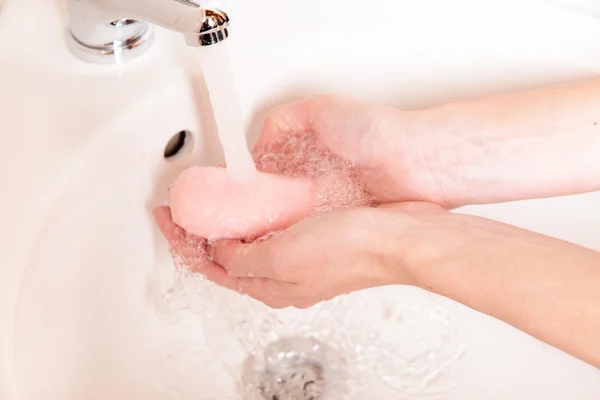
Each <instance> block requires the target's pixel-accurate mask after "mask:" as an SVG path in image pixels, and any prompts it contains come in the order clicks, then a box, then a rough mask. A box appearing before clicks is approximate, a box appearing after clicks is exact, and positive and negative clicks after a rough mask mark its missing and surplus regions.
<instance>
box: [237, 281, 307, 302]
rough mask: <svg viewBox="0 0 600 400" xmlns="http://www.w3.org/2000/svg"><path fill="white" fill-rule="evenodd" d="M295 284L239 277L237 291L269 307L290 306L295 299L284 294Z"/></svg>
mask: <svg viewBox="0 0 600 400" xmlns="http://www.w3.org/2000/svg"><path fill="white" fill-rule="evenodd" d="M294 286H295V285H293V284H289V283H284V282H277V281H273V280H271V279H265V278H239V280H238V292H240V293H244V294H246V295H248V296H250V297H252V298H253V299H255V300H258V301H260V302H262V303H264V304H266V305H267V306H269V307H271V308H276V309H281V308H286V307H291V306H292V305H293V304H294V302H295V299H294V298H293V297H292V298H290V297H289V296H286V294H287V293H289V292H290V291H292V290H293V287H294Z"/></svg>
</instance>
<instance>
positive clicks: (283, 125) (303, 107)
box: [256, 100, 313, 148]
mask: <svg viewBox="0 0 600 400" xmlns="http://www.w3.org/2000/svg"><path fill="white" fill-rule="evenodd" d="M312 120H313V118H312V116H311V108H310V101H309V100H301V101H298V102H294V103H290V104H286V105H283V106H279V107H276V108H274V109H272V110H271V111H269V112H268V113H267V115H266V116H265V123H264V125H263V130H262V133H261V135H260V138H259V139H258V143H257V144H256V148H258V147H260V146H261V145H263V144H265V143H266V142H270V141H272V140H275V139H277V138H279V137H280V136H282V135H288V134H291V133H304V132H309V131H311V130H312V128H313V127H312Z"/></svg>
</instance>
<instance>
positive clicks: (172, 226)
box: [153, 206, 208, 260]
mask: <svg viewBox="0 0 600 400" xmlns="http://www.w3.org/2000/svg"><path fill="white" fill-rule="evenodd" d="M153 214H154V219H155V221H156V224H157V225H158V227H159V229H160V230H161V232H162V233H163V235H164V236H165V238H166V239H167V241H168V242H169V246H170V247H171V249H172V250H173V251H174V252H175V253H176V254H178V255H180V256H181V257H183V258H185V259H186V260H191V259H205V258H206V256H207V254H208V249H207V241H206V240H205V239H203V238H200V237H197V236H193V235H190V234H188V233H187V232H185V230H184V229H183V228H182V227H180V226H179V225H177V224H176V223H175V222H173V218H172V215H171V210H170V208H169V207H164V206H161V207H157V208H156V209H154V212H153Z"/></svg>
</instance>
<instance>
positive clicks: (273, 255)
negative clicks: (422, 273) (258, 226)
mask: <svg viewBox="0 0 600 400" xmlns="http://www.w3.org/2000/svg"><path fill="white" fill-rule="evenodd" d="M445 214H450V213H449V212H447V211H445V210H443V209H442V208H440V207H438V206H436V205H432V204H426V203H405V204H399V205H390V206H383V207H379V208H348V209H338V210H333V211H330V212H327V213H323V214H320V215H316V216H313V217H310V218H308V219H305V220H304V221H302V222H300V223H298V224H296V225H294V226H292V227H290V228H288V229H287V230H286V231H284V232H282V233H280V234H278V235H276V236H275V237H273V238H271V239H269V240H266V241H257V242H253V243H249V244H247V243H243V242H240V241H234V240H224V241H220V242H217V243H216V244H215V252H214V260H215V262H216V263H217V264H218V265H220V266H222V268H223V269H224V270H225V271H227V274H228V275H229V276H230V278H229V279H227V282H225V285H224V286H226V287H235V288H236V290H238V291H240V292H243V293H245V294H247V295H249V296H251V297H253V298H255V299H257V300H260V301H262V302H264V303H265V304H267V305H268V306H270V307H273V308H283V307H289V306H293V307H297V308H306V307H310V306H312V305H314V304H316V303H319V302H320V301H324V300H329V299H331V298H334V297H336V296H338V295H341V294H345V293H350V292H354V291H357V290H362V289H366V288H369V287H377V286H384V285H390V284H405V285H414V284H416V281H415V279H414V276H413V274H412V272H411V268H412V265H413V264H416V263H417V262H416V260H417V258H418V254H417V253H412V252H411V250H412V249H414V246H413V244H411V243H412V242H414V240H413V239H412V238H411V237H410V235H411V233H410V232H411V229H413V227H414V228H416V227H417V225H419V226H421V225H423V224H424V223H423V221H424V220H425V219H427V218H429V217H434V216H438V215H445ZM403 236H404V237H405V239H404V240H399V238H401V237H403ZM209 279H210V278H209ZM221 283H223V282H221Z"/></svg>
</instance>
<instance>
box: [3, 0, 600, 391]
mask: <svg viewBox="0 0 600 400" xmlns="http://www.w3.org/2000/svg"><path fill="white" fill-rule="evenodd" d="M451 3H452V4H448V2H446V1H445V0H428V1H421V2H414V1H408V0H400V1H399V0H376V1H375V0H374V1H372V2H371V3H370V5H369V6H368V7H365V6H364V5H363V4H362V2H359V1H357V0H350V1H349V0H311V1H305V2H303V3H302V5H299V4H296V5H294V7H291V5H290V4H288V3H287V2H280V1H276V0H255V1H253V2H248V1H242V0H238V1H233V0H232V1H231V7H232V10H231V17H232V21H233V25H232V35H233V36H232V37H231V38H230V39H229V40H230V41H231V51H232V59H233V61H234V64H235V65H234V69H235V71H236V74H237V75H236V76H237V84H238V88H239V90H240V97H241V98H242V102H243V104H242V106H243V109H244V111H245V113H246V115H247V118H248V126H249V134H250V136H251V138H255V137H256V134H257V132H258V130H259V129H260V123H261V119H262V116H263V115H264V112H265V111H266V110H267V109H268V108H270V106H272V105H275V104H278V103H280V102H282V101H288V100H294V99H296V98H298V97H300V96H305V95H308V94H312V93H317V92H323V91H327V92H337V93H340V94H346V95H352V96H357V97H361V98H366V99H372V100H377V101H385V102H389V103H392V104H395V105H398V106H402V107H407V108H417V107H422V106H427V105H431V104H435V103H439V102H443V101H448V100H452V99H458V98H464V97H469V96H474V95H479V94H488V93H493V92H498V91H505V90H510V89H518V88H525V87H533V86H539V85H542V84H547V83H555V82H559V81H565V80H571V79H579V78H583V77H587V76H591V75H593V74H595V73H597V72H598V71H599V70H600V23H599V22H598V21H596V20H595V19H593V18H588V17H586V16H583V15H577V14H573V13H570V12H568V11H563V10H561V9H559V8H553V7H550V6H545V5H544V4H543V2H541V1H533V0H530V1H523V0H520V1H518V2H517V1H510V2H503V3H502V4H501V5H498V4H496V5H491V4H485V5H482V4H481V2H476V1H467V0H461V1H458V0H457V1H453V2H451ZM3 7H4V9H3V10H2V12H1V13H0V49H1V50H2V51H0V132H2V134H1V135H0V152H1V154H2V156H1V157H0V185H1V186H0V187H2V188H3V194H4V195H3V196H2V199H1V200H0V221H1V222H2V223H1V225H0V239H1V243H2V247H0V266H1V267H0V360H1V361H2V364H0V398H3V399H7V400H54V399H57V400H81V399H90V400H96V399H98V400H105V399H113V400H121V399H123V400H128V399H137V398H140V399H157V400H158V399H186V400H187V399H211V400H217V399H231V400H237V399H241V398H242V397H241V396H242V395H241V394H240V393H242V392H243V389H240V387H239V381H240V380H242V381H243V380H244V379H246V378H247V377H248V376H249V375H248V371H247V369H246V368H247V361H248V360H247V359H246V358H247V357H248V356H249V353H250V352H251V351H252V350H256V351H257V352H258V354H260V352H261V351H262V350H264V349H265V347H266V346H267V345H268V344H269V343H270V341H271V340H275V339H276V338H278V337H285V336H293V337H295V338H296V339H298V338H303V337H304V338H305V337H309V336H312V337H316V338H317V339H319V340H320V341H321V342H322V343H323V345H324V346H325V347H326V348H330V349H331V352H332V354H333V355H330V356H327V357H326V358H325V360H324V361H323V367H324V369H325V372H324V373H325V376H326V378H327V379H329V383H330V392H329V393H328V394H327V397H324V399H325V400H332V399H340V398H343V396H342V393H346V394H347V397H346V398H348V399H352V400H354V399H369V398H380V399H399V398H415V397H419V396H430V397H431V398H439V399H442V398H443V399H448V400H454V399H456V400H458V399H461V400H470V399H473V400H475V399H481V398H485V399H507V398H510V399H524V400H525V399H527V400H529V399H532V398H543V399H551V400H554V399H556V400H562V399H566V398H572V399H581V400H588V399H589V400H593V399H597V394H598V393H600V372H599V371H598V370H597V369H595V368H592V367H591V366H589V365H586V364H584V363H582V362H580V361H579V360H576V359H574V358H572V357H570V356H568V355H565V354H563V353H562V352H560V351H557V350H555V349H553V348H551V347H549V346H547V345H545V344H543V343H541V342H539V341H537V340H535V339H533V338H531V337H529V336H527V335H525V334H523V333H521V332H519V331H517V330H515V329H513V328H511V327H509V326H507V325H505V324H503V323H501V322H499V321H497V320H495V319H492V318H489V317H487V316H484V315H481V314H479V313H476V312H473V311H472V310H470V309H468V308H466V307H463V306H461V305H459V304H456V303H453V302H451V301H449V300H447V299H443V298H439V297H437V296H433V295H430V294H428V293H425V292H423V291H420V290H415V289H411V288H404V287H388V288H382V289H376V290H367V291H363V292H360V293H356V294H354V295H352V296H348V297H344V298H340V299H338V300H336V301H333V302H331V303H327V304H323V305H321V306H319V307H316V308H315V309H312V310H306V311H299V310H283V311H278V312H276V313H275V312H269V311H268V310H267V309H266V308H265V307H263V306H262V305H260V304H257V303H255V302H253V301H251V300H249V299H248V298H246V297H242V296H240V295H238V294H236V293H230V292H227V291H225V290H221V289H219V288H215V287H214V286H213V285H211V284H210V283H207V282H202V281H198V282H196V286H194V288H195V289H198V290H197V291H185V290H183V289H182V288H178V287H177V286H175V289H174V290H171V291H170V289H171V285H172V284H173V274H172V272H173V267H172V262H171V258H170V255H169V253H168V248H167V245H166V243H165V241H164V240H163V238H162V237H161V236H160V234H159V232H158V231H157V229H156V228H155V226H154V224H153V221H152V219H151V215H150V210H151V208H152V207H153V206H155V205H159V204H162V203H163V202H164V201H165V199H166V188H167V186H168V185H169V183H170V182H171V181H172V180H173V179H174V177H176V176H177V174H178V173H179V172H180V171H181V170H183V169H184V168H186V167H187V166H189V165H192V164H206V165H214V164H217V163H219V162H221V161H222V154H221V150H220V145H219V143H218V141H217V139H216V137H215V135H214V127H213V122H212V118H211V114H210V106H209V104H208V102H207V94H206V92H205V88H204V86H203V83H202V78H201V75H200V68H199V66H198V65H197V64H196V63H195V58H194V57H195V55H196V54H195V53H193V52H192V51H191V50H190V49H187V48H185V46H184V43H183V39H182V38H180V37H179V36H177V35H175V34H173V33H170V32H166V31H164V30H161V29H157V30H156V32H157V42H156V45H155V47H154V48H153V49H152V51H151V52H150V53H148V54H146V55H144V57H142V58H140V59H138V60H136V61H134V62H131V63H130V64H127V65H124V66H116V67H107V66H95V65H88V64H84V63H83V62H81V61H79V60H76V59H74V58H73V57H72V56H71V55H70V54H69V53H68V52H67V50H66V49H65V47H64V40H63V30H64V1H62V0H58V1H56V3H52V2H47V1H43V0H30V1H28V2H27V4H24V2H22V1H16V0H6V1H5V3H4V5H3ZM265 16H268V17H269V18H266V19H265ZM25 20H27V21H28V22H29V23H27V24H23V23H22V21H25ZM259 21H262V22H260V23H259ZM557 27H560V28H557ZM275 33H276V34H275ZM16 37H18V38H20V39H19V40H18V41H17V40H14V38H16ZM267 38H268V40H267ZM23 44H31V45H30V46H29V47H27V48H24V47H23ZM340 71H343V74H341V73H340ZM182 130H186V131H188V132H189V140H188V141H187V143H186V146H184V148H183V149H182V151H181V152H180V153H179V154H178V155H176V156H175V157H173V158H170V159H165V158H164V156H163V152H164V149H165V146H166V144H167V142H168V141H169V140H170V139H171V137H172V136H173V135H174V134H176V133H177V132H180V131H182ZM598 201H600V196H599V195H598V194H590V195H586V196H573V197H568V198H560V199H548V200H540V201H529V202H520V203H512V204H504V205H496V206H487V207H472V208H467V209H464V210H462V211H463V212H470V213H475V214H479V215H483V216H488V217H492V218H496V219H499V220H503V221H507V222H510V223H513V224H516V225H520V226H523V227H526V228H529V229H533V230H536V231H539V232H542V233H545V234H549V235H553V236H556V237H560V238H564V239H566V240H571V241H573V242H576V243H580V244H582V245H585V246H588V247H591V248H595V249H598V250H600V235H598V234H597V231H598V229H599V227H600V213H598V212H597V210H596V207H595V205H597V204H598ZM165 296H166V297H165ZM169 296H171V297H169ZM165 298H167V299H170V300H169V301H166V300H165ZM349 310H352V311H353V313H352V314H350V313H349ZM270 331H272V332H274V333H269V332H270ZM296 339H294V340H296ZM298 340H299V339H298ZM409 360H412V361H411V362H409ZM336 361H340V365H339V366H340V368H336V367H335V362H336ZM335 383H339V386H336V385H335ZM349 389H354V391H353V392H348V390H349ZM251 397H252V396H249V395H248V394H246V397H245V399H249V398H251Z"/></svg>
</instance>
